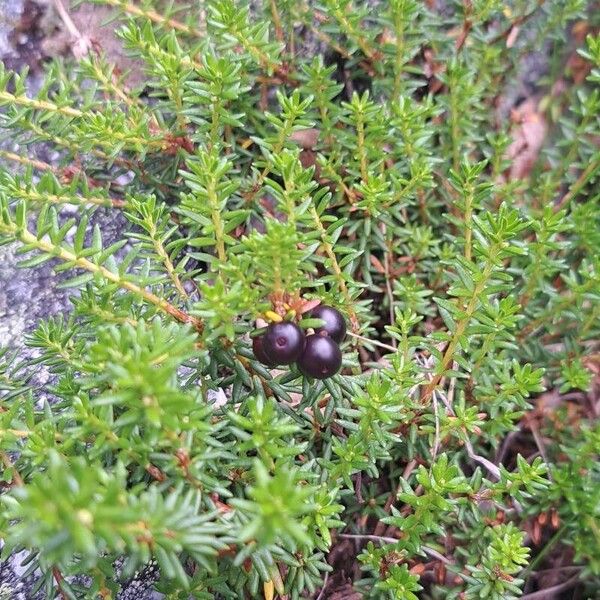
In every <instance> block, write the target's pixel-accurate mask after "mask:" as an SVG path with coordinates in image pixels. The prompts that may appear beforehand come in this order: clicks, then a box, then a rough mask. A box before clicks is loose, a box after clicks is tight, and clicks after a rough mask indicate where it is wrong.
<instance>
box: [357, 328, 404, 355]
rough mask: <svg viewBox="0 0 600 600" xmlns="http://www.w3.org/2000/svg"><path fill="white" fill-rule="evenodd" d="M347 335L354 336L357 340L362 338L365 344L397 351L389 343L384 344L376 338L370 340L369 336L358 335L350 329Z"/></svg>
mask: <svg viewBox="0 0 600 600" xmlns="http://www.w3.org/2000/svg"><path fill="white" fill-rule="evenodd" d="M348 335H349V336H350V337H353V338H356V339H357V340H362V341H363V342H366V343H367V344H373V346H379V347H380V348H385V349H386V350H389V351H390V352H397V350H398V349H397V348H394V347H393V346H390V345H389V344H384V343H383V342H379V341H377V340H370V339H369V338H367V337H365V336H364V335H359V334H358V333H353V332H352V331H348Z"/></svg>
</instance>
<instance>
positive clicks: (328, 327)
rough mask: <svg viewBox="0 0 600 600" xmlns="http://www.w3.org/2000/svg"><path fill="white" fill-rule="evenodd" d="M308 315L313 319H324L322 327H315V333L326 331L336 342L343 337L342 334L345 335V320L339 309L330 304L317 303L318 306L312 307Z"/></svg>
mask: <svg viewBox="0 0 600 600" xmlns="http://www.w3.org/2000/svg"><path fill="white" fill-rule="evenodd" d="M310 316H311V317H313V318H314V319H322V320H323V321H325V325H323V327H319V328H318V329H315V331H316V332H317V333H326V334H327V335H328V336H329V337H330V338H331V339H332V340H335V341H336V342H337V343H338V344H339V343H340V342H341V341H342V340H343V339H344V336H345V335H346V321H345V320H344V317H343V315H342V313H341V312H340V311H339V310H337V309H335V308H333V307H332V306H327V305H324V304H319V306H317V307H316V308H313V310H312V311H311V313H310Z"/></svg>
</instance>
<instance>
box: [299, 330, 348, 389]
mask: <svg viewBox="0 0 600 600" xmlns="http://www.w3.org/2000/svg"><path fill="white" fill-rule="evenodd" d="M341 366H342V352H341V350H340V347H339V346H338V345H337V344H336V343H335V342H334V341H333V340H332V339H331V338H330V337H327V336H325V335H319V334H314V335H309V336H308V337H307V338H306V344H305V345H304V352H302V356H300V359H299V360H298V368H299V369H300V371H302V373H304V374H305V375H308V376H309V377H314V378H315V379H327V378H328V377H331V376H332V375H335V374H336V373H337V372H338V371H339V370H340V367H341Z"/></svg>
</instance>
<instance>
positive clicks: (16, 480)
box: [0, 451, 25, 486]
mask: <svg viewBox="0 0 600 600" xmlns="http://www.w3.org/2000/svg"><path fill="white" fill-rule="evenodd" d="M0 458H1V459H2V464H3V465H4V466H5V467H6V468H7V469H10V470H11V471H12V480H13V484H14V485H18V486H21V485H24V484H25V482H24V481H23V478H22V477H21V474H20V473H19V471H17V468H16V467H15V465H14V464H13V462H12V460H10V456H8V454H6V452H4V451H2V452H0Z"/></svg>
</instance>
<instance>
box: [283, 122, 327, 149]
mask: <svg viewBox="0 0 600 600" xmlns="http://www.w3.org/2000/svg"><path fill="white" fill-rule="evenodd" d="M320 133H321V131H320V130H319V129H316V128H315V127H311V128H309V129H298V130H297V131H294V132H293V133H292V135H290V140H291V141H292V142H296V143H297V144H298V145H299V146H300V147H301V148H304V150H310V149H311V148H314V147H315V146H316V145H317V140H318V139H319V135H320Z"/></svg>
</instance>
